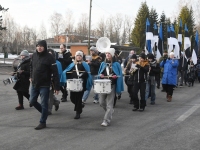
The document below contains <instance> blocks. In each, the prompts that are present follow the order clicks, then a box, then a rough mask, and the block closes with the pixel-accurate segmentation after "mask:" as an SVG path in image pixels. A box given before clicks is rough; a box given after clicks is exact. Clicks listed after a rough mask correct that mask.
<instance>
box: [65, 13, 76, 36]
mask: <svg viewBox="0 0 200 150" xmlns="http://www.w3.org/2000/svg"><path fill="white" fill-rule="evenodd" d="M74 23H75V21H74V18H73V12H72V11H71V10H67V11H66V16H65V21H64V30H65V32H66V33H72V32H73V30H74Z"/></svg>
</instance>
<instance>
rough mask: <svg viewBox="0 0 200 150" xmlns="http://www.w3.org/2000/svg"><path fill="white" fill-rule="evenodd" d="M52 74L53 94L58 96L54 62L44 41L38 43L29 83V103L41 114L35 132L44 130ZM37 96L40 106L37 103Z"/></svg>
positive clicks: (32, 60)
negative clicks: (30, 83)
mask: <svg viewBox="0 0 200 150" xmlns="http://www.w3.org/2000/svg"><path fill="white" fill-rule="evenodd" d="M52 74H53V80H54V89H55V93H56V94H58V93H59V89H60V87H59V76H58V69H57V65H56V60H55V58H54V57H53V56H52V55H51V54H49V53H48V51H47V43H46V41H45V40H42V41H39V42H38V43H37V44H36V52H35V53H34V54H33V56H32V58H31V63H30V81H31V82H32V85H31V95H30V103H31V104H32V105H33V106H34V107H35V108H36V109H37V110H38V111H39V112H40V113H41V118H40V124H39V125H38V126H37V127H36V128H35V129H36V130H40V129H43V128H46V120H47V117H48V101H49V92H50V85H51V78H52ZM39 95H40V97H41V104H40V103H38V101H37V100H38V96H39Z"/></svg>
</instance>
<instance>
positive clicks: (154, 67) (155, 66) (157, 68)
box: [149, 62, 160, 76]
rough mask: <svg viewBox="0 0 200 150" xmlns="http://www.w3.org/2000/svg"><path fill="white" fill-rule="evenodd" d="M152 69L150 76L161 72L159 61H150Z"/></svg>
mask: <svg viewBox="0 0 200 150" xmlns="http://www.w3.org/2000/svg"><path fill="white" fill-rule="evenodd" d="M150 67H151V70H150V72H149V76H156V75H157V74H160V65H159V64H158V63H157V62H154V63H150Z"/></svg>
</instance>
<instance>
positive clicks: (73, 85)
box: [67, 79, 83, 92]
mask: <svg viewBox="0 0 200 150" xmlns="http://www.w3.org/2000/svg"><path fill="white" fill-rule="evenodd" d="M67 90H69V91H73V92H80V91H82V90H83V80H82V79H68V80H67Z"/></svg>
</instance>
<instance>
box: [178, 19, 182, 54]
mask: <svg viewBox="0 0 200 150" xmlns="http://www.w3.org/2000/svg"><path fill="white" fill-rule="evenodd" d="M178 44H179V47H180V54H179V55H180V56H181V51H182V50H181V46H182V21H181V19H180V23H179V31H178Z"/></svg>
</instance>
